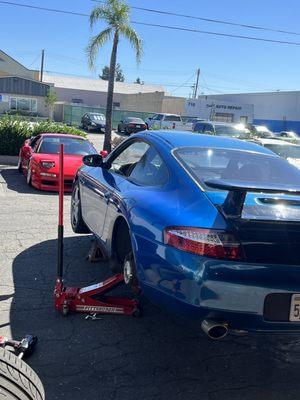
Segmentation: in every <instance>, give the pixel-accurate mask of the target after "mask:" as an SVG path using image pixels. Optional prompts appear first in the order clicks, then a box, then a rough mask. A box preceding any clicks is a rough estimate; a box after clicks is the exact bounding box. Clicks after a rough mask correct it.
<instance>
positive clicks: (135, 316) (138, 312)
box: [132, 308, 142, 318]
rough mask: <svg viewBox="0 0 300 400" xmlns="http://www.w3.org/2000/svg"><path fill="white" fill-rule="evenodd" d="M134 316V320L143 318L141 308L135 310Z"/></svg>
mask: <svg viewBox="0 0 300 400" xmlns="http://www.w3.org/2000/svg"><path fill="white" fill-rule="evenodd" d="M132 316H133V317H134V318H140V317H141V316H142V310H141V309H140V308H137V309H136V310H134V312H133V313H132Z"/></svg>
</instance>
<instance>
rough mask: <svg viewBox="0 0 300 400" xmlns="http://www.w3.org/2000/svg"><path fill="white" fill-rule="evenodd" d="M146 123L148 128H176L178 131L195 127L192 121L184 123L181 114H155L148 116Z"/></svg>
mask: <svg viewBox="0 0 300 400" xmlns="http://www.w3.org/2000/svg"><path fill="white" fill-rule="evenodd" d="M145 123H146V124H147V126H148V129H175V130H177V131H182V130H185V131H187V130H188V131H191V130H192V128H193V123H192V122H187V123H184V122H183V121H182V118H181V116H180V115H177V114H154V115H153V116H152V117H150V118H147V119H146V120H145Z"/></svg>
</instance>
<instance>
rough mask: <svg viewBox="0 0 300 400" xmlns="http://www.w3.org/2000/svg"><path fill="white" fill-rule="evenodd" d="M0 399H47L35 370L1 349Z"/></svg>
mask: <svg viewBox="0 0 300 400" xmlns="http://www.w3.org/2000/svg"><path fill="white" fill-rule="evenodd" d="M0 399H3V400H44V399H45V391H44V387H43V384H42V382H41V380H40V379H39V377H38V376H37V374H36V373H35V372H34V371H33V369H31V368H30V367H29V365H27V364H26V363H25V362H24V361H22V360H20V359H19V358H18V357H16V356H15V355H14V354H13V353H11V352H10V351H7V350H3V349H0Z"/></svg>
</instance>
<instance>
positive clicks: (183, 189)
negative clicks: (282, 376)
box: [71, 131, 300, 338]
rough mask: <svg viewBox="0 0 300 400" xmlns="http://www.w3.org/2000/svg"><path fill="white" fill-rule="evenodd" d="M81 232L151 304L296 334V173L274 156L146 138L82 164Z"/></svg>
mask: <svg viewBox="0 0 300 400" xmlns="http://www.w3.org/2000/svg"><path fill="white" fill-rule="evenodd" d="M83 160H84V164H85V165H84V166H83V167H82V168H80V170H79V171H78V173H77V176H76V178H75V180H74V186H73V193H72V202H71V223H72V227H73V230H74V232H77V233H87V232H92V233H93V234H94V235H95V236H96V238H97V239H98V240H99V243H100V244H101V246H102V247H103V250H104V252H105V253H106V255H107V257H109V258H110V259H111V260H113V263H114V264H115V265H117V266H119V268H120V270H121V271H123V273H124V279H125V282H126V283H131V282H132V281H136V282H138V285H139V287H140V288H141V290H142V291H143V293H144V294H145V296H146V297H148V298H149V299H150V300H151V301H152V302H153V303H156V304H157V305H159V306H160V307H163V308H165V309H167V310H171V311H175V312H176V313H178V314H179V315H181V316H185V317H188V318H191V319H192V320H193V321H196V322H197V321H199V327H200V325H201V326H202V328H203V330H204V331H205V332H206V333H207V334H208V335H209V336H210V337H212V338H221V337H223V336H225V335H226V333H227V332H228V330H240V331H286V332H287V331H300V171H299V170H298V169H297V168H296V167H294V166H292V165H290V164H289V163H288V162H287V161H285V160H284V159H281V158H280V157H278V156H277V155H275V154H274V153H272V152H271V151H270V150H268V149H266V148H263V147H261V146H258V145H255V144H253V143H248V142H243V141H240V140H237V139H230V138H222V137H215V136H207V135H196V134H192V133H188V132H176V133H174V132H169V131H155V132H151V131H150V132H149V131H147V132H142V133H139V134H137V135H134V136H132V137H130V138H129V139H127V140H125V141H124V142H123V143H121V144H120V145H119V146H118V147H117V148H116V149H115V150H114V151H113V152H112V153H111V154H110V155H109V156H108V157H106V158H105V159H102V157H101V156H100V155H97V154H95V155H87V156H85V157H84V159H83Z"/></svg>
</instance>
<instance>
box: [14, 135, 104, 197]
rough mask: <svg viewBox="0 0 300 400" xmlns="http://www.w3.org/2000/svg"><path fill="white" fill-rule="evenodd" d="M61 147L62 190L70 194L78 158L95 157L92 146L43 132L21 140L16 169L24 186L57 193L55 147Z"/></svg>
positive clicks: (75, 137)
mask: <svg viewBox="0 0 300 400" xmlns="http://www.w3.org/2000/svg"><path fill="white" fill-rule="evenodd" d="M61 143H63V144H64V153H65V162H64V184H65V190H66V191H68V192H70V191H72V182H73V179H74V176H75V174H76V172H77V169H78V168H79V167H81V166H82V157H83V156H85V155H87V154H95V153H96V152H97V151H96V149H95V147H94V146H93V145H92V144H91V143H90V142H89V141H88V140H86V139H84V138H83V137H81V136H75V135H66V134H63V133H61V134H59V133H43V134H41V135H38V136H35V137H34V138H32V139H28V140H26V141H25V143H24V145H23V146H22V147H21V149H20V153H19V163H18V170H19V172H21V173H23V174H24V176H26V180H27V183H28V185H30V186H33V187H35V188H36V189H40V190H50V191H58V180H59V146H60V144H61Z"/></svg>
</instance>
